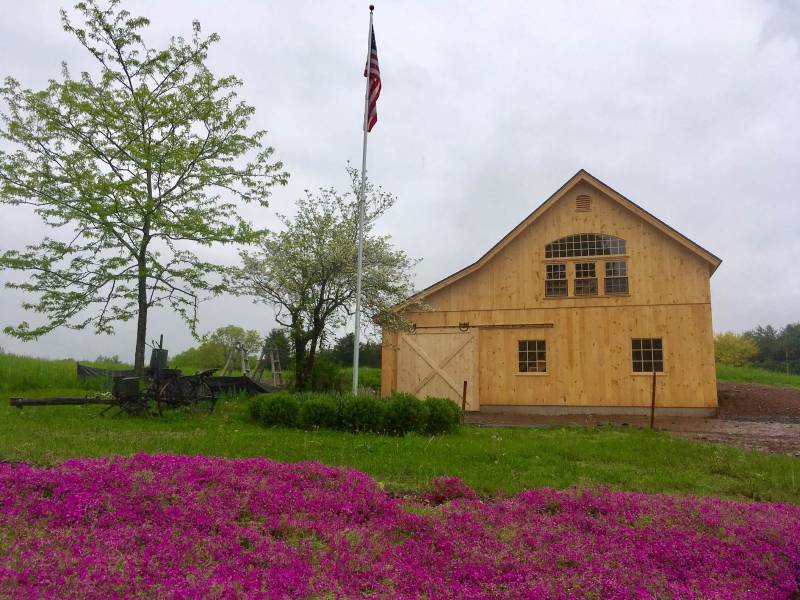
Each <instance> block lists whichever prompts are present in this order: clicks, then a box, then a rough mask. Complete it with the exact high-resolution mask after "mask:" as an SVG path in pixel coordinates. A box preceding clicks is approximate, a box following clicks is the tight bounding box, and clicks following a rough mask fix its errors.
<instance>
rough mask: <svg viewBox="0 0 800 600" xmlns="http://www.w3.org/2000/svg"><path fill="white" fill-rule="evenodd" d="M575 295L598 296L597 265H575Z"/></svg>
mask: <svg viewBox="0 0 800 600" xmlns="http://www.w3.org/2000/svg"><path fill="white" fill-rule="evenodd" d="M575 295H576V296H597V269H596V268H595V263H593V262H591V263H575Z"/></svg>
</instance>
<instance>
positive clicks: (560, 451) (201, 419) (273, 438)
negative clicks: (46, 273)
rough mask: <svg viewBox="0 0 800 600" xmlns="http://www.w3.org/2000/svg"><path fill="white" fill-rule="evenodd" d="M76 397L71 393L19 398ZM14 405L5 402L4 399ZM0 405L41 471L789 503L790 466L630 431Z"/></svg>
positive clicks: (233, 409)
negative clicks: (447, 428)
mask: <svg viewBox="0 0 800 600" xmlns="http://www.w3.org/2000/svg"><path fill="white" fill-rule="evenodd" d="M57 394H63V395H81V394H82V392H81V391H80V390H68V389H61V390H56V389H52V390H47V392H46V393H44V392H42V391H38V392H37V391H31V392H27V393H24V394H18V395H26V396H36V395H39V396H43V395H57ZM14 395H17V394H14ZM7 398H8V394H4V395H2V396H0V460H11V461H27V462H31V463H36V464H51V463H53V462H56V461H59V460H62V459H66V458H71V457H92V456H105V455H111V454H125V455H128V454H133V453H136V452H141V451H143V452H149V453H159V452H160V453H164V452H167V453H178V454H208V455H220V456H227V457H246V456H267V457H269V458H273V459H275V460H280V461H300V460H318V461H320V462H323V463H327V464H332V465H349V466H353V467H355V468H357V469H360V470H363V471H365V472H367V473H369V474H370V475H372V476H373V477H375V478H376V479H377V480H378V481H381V482H383V483H384V484H385V485H386V486H387V488H388V489H390V490H394V491H404V490H411V489H419V488H421V487H424V486H427V485H428V483H429V482H430V479H431V477H434V476H442V475H454V476H458V477H460V478H462V479H463V480H464V481H465V482H466V483H467V484H469V485H470V486H471V487H473V488H474V489H476V490H478V491H481V492H489V493H492V492H496V491H497V490H499V489H502V490H503V491H505V492H506V493H509V494H513V493H516V492H518V491H520V490H521V489H524V488H531V487H542V486H552V487H556V488H565V487H569V486H574V485H594V484H602V485H605V486H608V487H610V488H612V489H617V490H636V491H643V492H669V493H683V494H699V495H715V496H727V497H734V498H749V499H755V500H765V501H788V502H800V461H798V460H797V459H796V458H792V457H789V456H778V455H770V454H765V453H760V452H747V451H742V450H738V449H736V448H731V447H726V446H721V445H712V444H702V443H697V442H691V441H688V440H683V439H679V438H674V437H672V436H671V435H669V434H666V433H658V432H650V431H646V430H639V429H635V428H630V427H614V428H611V427H608V428H549V429H517V428H480V427H475V426H465V427H463V428H462V429H461V431H460V432H459V433H458V434H455V435H450V436H441V437H433V438H428V437H423V436H418V435H408V436H406V437H404V438H396V437H382V436H376V435H353V434H348V433H339V432H332V431H317V432H306V431H298V430H287V429H265V428H262V427H260V426H258V425H255V424H253V423H250V422H249V421H248V420H247V419H246V417H245V406H246V400H240V399H228V400H225V401H222V402H221V403H220V405H219V406H218V412H216V413H215V414H214V415H211V416H209V415H190V414H173V415H169V416H167V417H165V418H162V419H159V418H137V417H127V416H119V417H100V416H99V412H100V410H101V408H100V407H96V406H85V407H46V408H26V409H23V410H19V409H16V408H12V407H10V406H8V399H7Z"/></svg>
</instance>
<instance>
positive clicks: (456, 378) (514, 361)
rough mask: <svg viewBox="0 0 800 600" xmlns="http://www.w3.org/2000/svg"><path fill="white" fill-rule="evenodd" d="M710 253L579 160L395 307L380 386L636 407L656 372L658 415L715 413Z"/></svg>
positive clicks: (498, 399) (481, 402) (470, 406)
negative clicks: (398, 321)
mask: <svg viewBox="0 0 800 600" xmlns="http://www.w3.org/2000/svg"><path fill="white" fill-rule="evenodd" d="M720 262H721V260H720V259H719V258H717V257H716V256H714V255H713V254H711V253H710V252H709V251H708V250H705V249H704V248H702V247H701V246H699V245H698V244H696V243H695V242H693V241H692V240H690V239H688V238H687V237H685V236H683V235H681V234H680V233H678V232H677V231H675V230H674V229H672V228H671V227H669V226H668V225H666V224H665V223H663V222H662V221H660V220H659V219H658V218H656V217H654V216H653V215H651V214H650V213H648V212H647V211H646V210H644V209H643V208H641V207H640V206H638V205H636V204H634V203H633V202H631V201H630V200H628V199H627V198H625V197H624V196H623V195H621V194H620V193H618V192H616V191H614V190H613V189H611V188H610V187H609V186H607V185H606V184H604V183H603V182H602V181H600V180H599V179H597V178H595V177H593V176H592V175H590V174H589V173H587V172H586V171H583V170H581V171H579V172H578V173H577V174H575V176H574V177H572V178H571V179H570V180H569V181H567V182H566V183H565V184H564V185H563V186H562V187H561V188H560V189H559V190H558V191H556V192H555V194H553V195H552V196H551V197H550V198H548V199H547V200H546V201H545V202H544V203H543V204H542V205H541V206H539V208H537V209H536V210H534V211H533V212H532V213H531V214H530V215H529V216H528V217H527V218H526V219H525V220H524V221H522V222H521V223H520V224H519V225H517V226H516V227H515V228H514V229H513V230H512V231H511V232H509V233H508V234H507V235H506V236H505V237H504V238H503V239H502V240H500V241H499V242H498V243H497V244H496V245H495V246H494V247H493V248H491V249H490V250H489V251H488V252H487V253H486V254H484V255H483V256H482V257H481V258H480V259H479V260H478V261H476V262H475V263H473V264H471V265H469V266H468V267H465V268H464V269H462V270H460V271H458V272H457V273H453V274H452V275H450V276H449V277H446V278H445V279H443V280H441V281H439V282H438V283H435V284H434V285H432V286H430V287H428V288H427V289H425V290H422V291H421V292H419V293H418V294H416V295H415V296H413V297H412V298H410V299H409V301H407V302H405V303H403V304H401V305H399V306H397V307H395V310H397V311H398V312H401V313H403V314H404V315H405V317H406V319H407V320H408V321H410V322H411V323H412V324H413V325H412V327H413V329H412V331H410V332H397V331H388V330H385V331H384V332H383V359H382V381H381V392H382V393H383V394H384V395H386V394H389V393H390V392H392V391H394V390H399V391H403V392H410V393H413V394H416V395H417V396H420V397H426V396H439V397H448V398H451V399H453V400H454V401H455V402H458V403H459V404H461V403H462V401H464V402H465V405H466V408H467V410H472V411H475V410H480V411H482V412H529V413H545V414H548V413H549V414H565V413H595V414H645V413H647V412H648V411H649V410H650V403H651V393H652V387H653V381H654V380H655V388H656V414H663V415H697V416H709V415H713V414H715V413H716V407H717V388H716V376H715V369H714V340H713V332H712V327H711V290H710V278H711V275H712V274H713V273H714V271H715V270H716V269H717V267H718V266H719V265H720ZM412 307H415V308H412ZM653 372H655V373H656V375H655V376H653ZM465 390H466V394H465Z"/></svg>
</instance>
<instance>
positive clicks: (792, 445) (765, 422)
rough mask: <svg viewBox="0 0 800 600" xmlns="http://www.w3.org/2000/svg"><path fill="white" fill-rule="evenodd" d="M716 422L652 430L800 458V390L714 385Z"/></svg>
mask: <svg viewBox="0 0 800 600" xmlns="http://www.w3.org/2000/svg"><path fill="white" fill-rule="evenodd" d="M717 389H718V393H719V416H718V417H717V418H697V417H656V420H655V426H656V429H659V430H662V431H669V432H671V433H674V434H675V435H678V436H680V437H685V438H690V439H697V440H703V441H707V442H717V443H723V444H730V445H732V446H738V447H740V448H747V449H752V450H763V451H766V452H775V453H779V454H790V455H793V456H800V389H790V388H779V387H772V386H768V385H758V384H749V383H728V382H720V383H719V384H718V387H717ZM466 421H467V422H468V423H475V424H479V425H507V426H516V427H546V426H552V425H583V426H595V425H602V424H608V423H610V424H614V425H632V426H635V427H648V426H649V422H650V420H649V417H646V416H615V415H517V414H480V413H473V414H468V415H467V417H466Z"/></svg>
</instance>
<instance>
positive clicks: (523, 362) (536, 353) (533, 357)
mask: <svg viewBox="0 0 800 600" xmlns="http://www.w3.org/2000/svg"><path fill="white" fill-rule="evenodd" d="M517 353H518V358H519V372H520V373H547V342H545V341H544V340H519V348H518V352H517Z"/></svg>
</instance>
